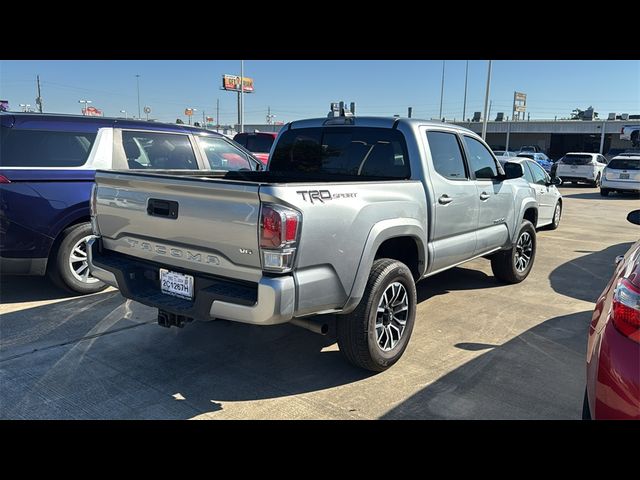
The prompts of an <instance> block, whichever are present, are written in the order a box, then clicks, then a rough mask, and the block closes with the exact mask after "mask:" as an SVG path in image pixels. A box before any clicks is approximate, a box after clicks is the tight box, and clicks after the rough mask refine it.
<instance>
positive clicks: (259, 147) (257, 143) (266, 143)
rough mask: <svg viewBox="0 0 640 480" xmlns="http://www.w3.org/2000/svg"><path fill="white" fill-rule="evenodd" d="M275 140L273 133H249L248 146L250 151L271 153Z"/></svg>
mask: <svg viewBox="0 0 640 480" xmlns="http://www.w3.org/2000/svg"><path fill="white" fill-rule="evenodd" d="M274 140H275V138H273V137H272V136H271V135H248V136H247V146H246V148H247V150H249V151H250V152H256V153H269V151H270V150H271V146H272V145H273V141H274Z"/></svg>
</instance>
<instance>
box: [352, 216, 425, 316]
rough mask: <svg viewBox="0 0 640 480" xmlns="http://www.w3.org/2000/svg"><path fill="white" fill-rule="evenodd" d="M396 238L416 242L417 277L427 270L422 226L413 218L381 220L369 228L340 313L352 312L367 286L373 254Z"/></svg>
mask: <svg viewBox="0 0 640 480" xmlns="http://www.w3.org/2000/svg"><path fill="white" fill-rule="evenodd" d="M396 237H412V238H413V239H414V240H415V242H416V247H417V249H418V267H419V277H418V278H421V277H422V275H424V272H425V271H426V269H427V249H426V241H425V240H426V233H425V230H424V228H423V226H422V224H421V223H420V222H419V221H418V220H416V219H414V218H392V219H388V220H382V221H380V222H378V223H376V224H374V225H373V227H371V230H370V231H369V235H368V236H367V240H366V242H365V244H364V248H363V250H362V255H361V256H360V262H359V264H358V268H357V270H356V275H355V278H354V281H353V285H352V287H351V292H350V293H349V297H348V299H347V302H346V303H345V305H344V307H343V308H342V312H341V313H349V312H351V311H353V310H354V309H355V308H356V307H357V306H358V304H359V303H360V300H361V299H362V296H363V295H364V290H365V288H366V286H367V280H368V279H369V272H370V271H371V267H372V266H373V261H374V258H375V254H376V252H377V251H378V248H380V245H382V243H383V242H385V241H386V240H389V239H391V238H396Z"/></svg>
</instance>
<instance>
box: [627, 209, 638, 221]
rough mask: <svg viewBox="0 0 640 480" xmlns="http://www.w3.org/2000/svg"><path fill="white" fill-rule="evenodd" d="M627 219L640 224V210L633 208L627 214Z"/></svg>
mask: <svg viewBox="0 0 640 480" xmlns="http://www.w3.org/2000/svg"><path fill="white" fill-rule="evenodd" d="M627 221H628V222H631V223H633V224H635V225H640V210H633V211H632V212H629V215H627Z"/></svg>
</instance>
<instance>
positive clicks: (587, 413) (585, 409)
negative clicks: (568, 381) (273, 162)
mask: <svg viewBox="0 0 640 480" xmlns="http://www.w3.org/2000/svg"><path fill="white" fill-rule="evenodd" d="M582 420H591V409H590V408H589V398H588V397H587V389H586V388H585V389H584V400H582Z"/></svg>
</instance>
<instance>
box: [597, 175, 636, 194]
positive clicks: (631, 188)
mask: <svg viewBox="0 0 640 480" xmlns="http://www.w3.org/2000/svg"><path fill="white" fill-rule="evenodd" d="M600 187H601V188H608V189H610V190H620V191H625V192H640V182H616V181H615V180H607V179H606V178H603V179H602V182H601V184H600Z"/></svg>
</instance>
